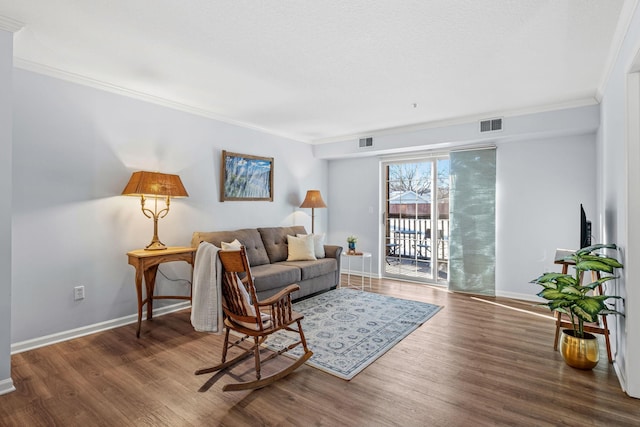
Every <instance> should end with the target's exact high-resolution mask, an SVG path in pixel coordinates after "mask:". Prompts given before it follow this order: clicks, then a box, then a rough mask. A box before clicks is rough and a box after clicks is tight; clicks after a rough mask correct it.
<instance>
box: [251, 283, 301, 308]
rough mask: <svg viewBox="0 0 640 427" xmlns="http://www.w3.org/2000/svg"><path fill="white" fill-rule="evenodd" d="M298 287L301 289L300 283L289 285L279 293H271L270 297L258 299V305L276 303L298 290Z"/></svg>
mask: <svg viewBox="0 0 640 427" xmlns="http://www.w3.org/2000/svg"><path fill="white" fill-rule="evenodd" d="M298 289H300V286H299V285H296V284H293V285H289V286H287V287H286V288H284V289H283V290H281V291H280V292H278V293H277V294H275V295H271V296H270V297H269V298H267V299H265V300H262V301H258V306H260V307H262V306H269V305H272V304H275V303H276V302H278V301H280V300H281V299H282V298H284V297H286V296H287V295H289V294H291V293H293V292H295V291H297V290H298Z"/></svg>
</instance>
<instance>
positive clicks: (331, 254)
mask: <svg viewBox="0 0 640 427" xmlns="http://www.w3.org/2000/svg"><path fill="white" fill-rule="evenodd" d="M324 254H325V256H326V257H327V258H335V259H337V260H338V261H340V255H342V246H338V245H324Z"/></svg>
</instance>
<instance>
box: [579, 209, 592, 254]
mask: <svg viewBox="0 0 640 427" xmlns="http://www.w3.org/2000/svg"><path fill="white" fill-rule="evenodd" d="M587 246H591V221H589V220H587V214H586V213H585V212H584V208H583V207H582V203H581V204H580V249H582V248H585V247H587Z"/></svg>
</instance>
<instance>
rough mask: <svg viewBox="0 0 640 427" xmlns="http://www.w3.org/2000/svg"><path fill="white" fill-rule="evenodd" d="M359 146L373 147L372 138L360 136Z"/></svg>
mask: <svg viewBox="0 0 640 427" xmlns="http://www.w3.org/2000/svg"><path fill="white" fill-rule="evenodd" d="M359 146H360V148H366V147H373V138H371V137H369V138H360V145H359Z"/></svg>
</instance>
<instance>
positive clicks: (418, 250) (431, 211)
mask: <svg viewBox="0 0 640 427" xmlns="http://www.w3.org/2000/svg"><path fill="white" fill-rule="evenodd" d="M383 170H384V174H383V175H384V182H383V194H384V199H385V205H386V208H385V214H384V245H383V254H382V259H383V260H384V268H383V272H384V276H385V277H393V278H400V279H410V280H413V281H424V282H428V283H440V284H446V283H447V281H448V275H449V273H448V272H449V265H448V264H449V263H448V260H449V158H448V157H446V156H442V157H432V158H425V159H415V160H407V161H393V162H386V163H384V164H383Z"/></svg>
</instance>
